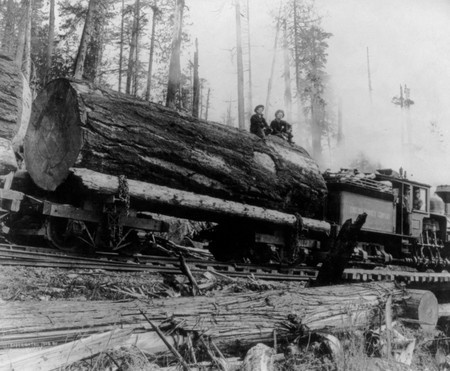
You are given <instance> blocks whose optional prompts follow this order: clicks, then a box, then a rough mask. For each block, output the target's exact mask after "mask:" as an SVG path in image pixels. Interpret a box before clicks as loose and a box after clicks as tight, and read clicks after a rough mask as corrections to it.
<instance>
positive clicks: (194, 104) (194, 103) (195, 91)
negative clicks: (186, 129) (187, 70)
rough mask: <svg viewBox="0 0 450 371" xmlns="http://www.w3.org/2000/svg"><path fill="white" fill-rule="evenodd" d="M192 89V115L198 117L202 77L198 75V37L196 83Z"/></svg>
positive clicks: (196, 46)
mask: <svg viewBox="0 0 450 371" xmlns="http://www.w3.org/2000/svg"><path fill="white" fill-rule="evenodd" d="M192 90H193V100H192V116H194V117H198V112H199V104H200V79H199V77H198V39H195V53H194V84H193V87H192Z"/></svg>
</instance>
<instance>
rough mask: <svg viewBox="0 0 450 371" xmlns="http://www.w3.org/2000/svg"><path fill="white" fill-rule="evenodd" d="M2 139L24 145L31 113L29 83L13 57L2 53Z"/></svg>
mask: <svg viewBox="0 0 450 371" xmlns="http://www.w3.org/2000/svg"><path fill="white" fill-rule="evenodd" d="M0 86H1V89H0V138H4V139H8V140H10V141H12V142H13V145H14V146H15V147H16V148H17V147H18V146H20V145H22V141H23V137H24V135H25V132H26V129H27V126H28V121H29V119H30V113H31V99H32V97H31V91H30V87H29V86H28V82H27V80H26V79H25V77H24V76H23V74H22V72H20V69H19V68H18V67H17V66H16V64H15V63H14V60H13V59H12V57H10V56H8V55H6V54H3V53H0Z"/></svg>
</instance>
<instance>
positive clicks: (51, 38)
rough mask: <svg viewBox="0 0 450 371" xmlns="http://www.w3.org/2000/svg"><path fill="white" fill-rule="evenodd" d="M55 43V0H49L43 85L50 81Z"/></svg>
mask: <svg viewBox="0 0 450 371" xmlns="http://www.w3.org/2000/svg"><path fill="white" fill-rule="evenodd" d="M54 42H55V0H50V13H49V21H48V46H47V60H46V68H45V83H47V82H49V81H50V74H51V70H52V58H53V43H54Z"/></svg>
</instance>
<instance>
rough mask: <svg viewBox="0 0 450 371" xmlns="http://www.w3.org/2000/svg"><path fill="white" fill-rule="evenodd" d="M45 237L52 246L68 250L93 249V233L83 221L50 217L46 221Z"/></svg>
mask: <svg viewBox="0 0 450 371" xmlns="http://www.w3.org/2000/svg"><path fill="white" fill-rule="evenodd" d="M45 237H46V239H47V242H48V244H49V245H50V246H51V247H54V248H57V249H58V250H63V251H67V252H80V251H88V250H93V249H94V248H95V246H94V243H93V241H92V243H90V240H91V239H92V235H91V234H90V233H89V231H88V229H87V227H86V225H85V224H84V223H83V222H80V221H75V220H70V219H64V218H54V217H49V218H47V220H46V222H45Z"/></svg>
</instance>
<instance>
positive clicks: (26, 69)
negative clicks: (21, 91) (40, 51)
mask: <svg viewBox="0 0 450 371" xmlns="http://www.w3.org/2000/svg"><path fill="white" fill-rule="evenodd" d="M32 6H33V0H28V3H27V10H26V13H25V22H26V24H25V50H24V60H23V64H22V71H23V75H24V76H25V78H26V79H27V80H28V81H30V78H31V8H32Z"/></svg>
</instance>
